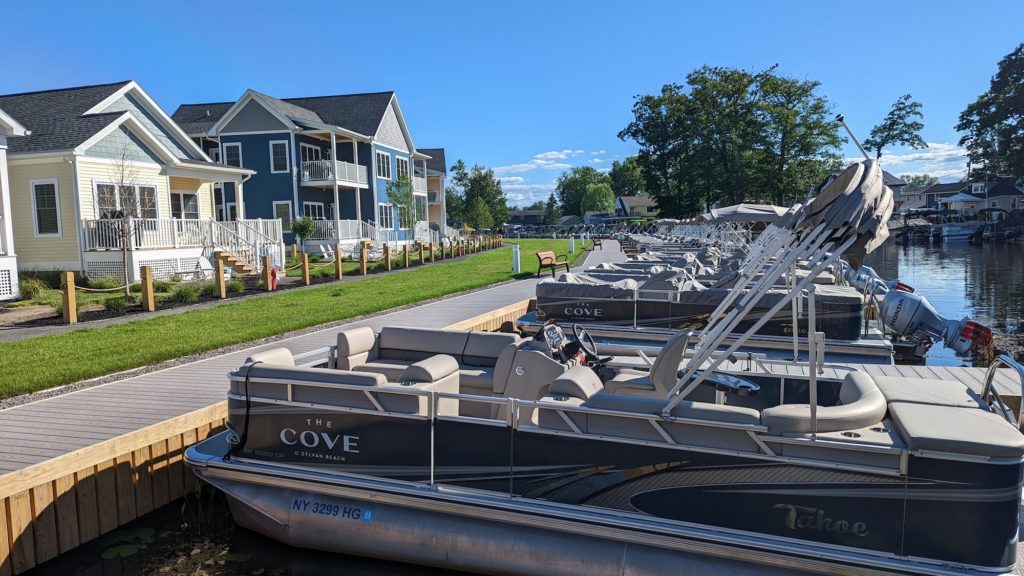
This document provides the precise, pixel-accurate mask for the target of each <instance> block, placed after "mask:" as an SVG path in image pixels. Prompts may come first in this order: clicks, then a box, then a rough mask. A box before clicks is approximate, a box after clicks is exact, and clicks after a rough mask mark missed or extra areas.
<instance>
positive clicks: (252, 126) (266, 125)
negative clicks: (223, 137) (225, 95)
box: [221, 100, 287, 133]
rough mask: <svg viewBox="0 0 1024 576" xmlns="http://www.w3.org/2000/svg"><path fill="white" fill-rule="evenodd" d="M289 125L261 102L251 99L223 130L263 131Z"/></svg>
mask: <svg viewBox="0 0 1024 576" xmlns="http://www.w3.org/2000/svg"><path fill="white" fill-rule="evenodd" d="M282 129H287V126H285V125H284V124H282V123H281V121H280V120H278V119H277V118H275V117H274V115H273V114H271V113H270V112H268V111H267V109H266V108H264V107H263V106H262V105H261V104H258V103H257V102H256V101H255V100H250V101H249V103H248V104H246V105H245V106H243V107H242V109H241V110H239V111H238V114H236V115H235V117H234V118H232V119H231V121H230V122H228V123H227V125H226V126H224V129H223V130H221V132H228V133H230V132H262V131H265V130H282Z"/></svg>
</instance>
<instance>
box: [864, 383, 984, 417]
mask: <svg viewBox="0 0 1024 576" xmlns="http://www.w3.org/2000/svg"><path fill="white" fill-rule="evenodd" d="M864 376H868V375H867V374H864ZM868 377H870V378H871V379H872V380H874V381H875V384H876V385H878V389H879V390H881V391H882V396H885V399H886V401H887V402H889V403H890V404H891V403H893V402H909V403H912V404H933V405H936V406H960V407H963V408H983V409H985V410H986V411H987V410H989V407H988V404H986V403H985V401H984V400H982V398H981V394H978V393H977V392H975V391H974V390H972V389H970V388H969V387H968V386H966V385H965V384H963V383H961V382H955V381H952V380H937V379H931V378H899V377H895V376H875V375H871V376H868Z"/></svg>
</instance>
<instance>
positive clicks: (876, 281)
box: [843, 265, 914, 294]
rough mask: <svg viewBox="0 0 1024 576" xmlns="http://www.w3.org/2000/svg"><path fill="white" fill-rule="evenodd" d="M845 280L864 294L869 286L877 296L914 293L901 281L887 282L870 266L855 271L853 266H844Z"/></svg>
mask: <svg viewBox="0 0 1024 576" xmlns="http://www.w3.org/2000/svg"><path fill="white" fill-rule="evenodd" d="M843 279H844V280H846V283H847V284H849V285H850V286H852V287H854V288H856V289H857V290H860V291H861V292H863V291H864V290H865V288H866V287H867V286H873V288H874V290H873V291H874V293H875V294H884V293H886V292H891V291H893V290H900V291H903V292H913V291H914V289H913V288H912V287H910V286H908V285H906V284H904V283H902V282H900V281H899V280H885V279H883V278H882V277H881V276H879V275H878V272H875V270H874V269H873V268H872V267H870V266H861V267H860V268H858V269H857V270H854V269H853V267H852V266H849V265H845V266H843Z"/></svg>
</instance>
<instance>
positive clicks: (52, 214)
mask: <svg viewBox="0 0 1024 576" xmlns="http://www.w3.org/2000/svg"><path fill="white" fill-rule="evenodd" d="M29 186H30V187H31V188H32V211H33V212H34V213H35V224H36V236H60V235H61V230H60V198H59V197H58V194H57V181H56V180H33V181H32V182H30V183H29Z"/></svg>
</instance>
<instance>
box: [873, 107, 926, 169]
mask: <svg viewBox="0 0 1024 576" xmlns="http://www.w3.org/2000/svg"><path fill="white" fill-rule="evenodd" d="M922 119H924V114H923V113H922V112H921V103H920V102H915V101H914V100H913V97H912V96H911V95H910V94H904V95H903V96H900V97H899V98H898V99H897V100H896V102H895V103H894V104H893V105H892V108H891V109H890V110H889V113H888V114H886V115H885V118H884V119H883V120H882V123H881V124H878V125H877V126H875V127H874V128H872V129H871V134H870V135H869V137H868V139H867V140H865V141H864V147H865V148H867V149H868V150H874V151H875V158H881V157H882V149H883V148H885V147H886V146H889V145H891V144H903V145H904V146H910V147H911V148H914V149H922V148H927V147H928V143H927V142H925V141H924V138H921V130H924V124H922V123H921V120H922Z"/></svg>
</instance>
